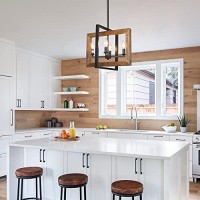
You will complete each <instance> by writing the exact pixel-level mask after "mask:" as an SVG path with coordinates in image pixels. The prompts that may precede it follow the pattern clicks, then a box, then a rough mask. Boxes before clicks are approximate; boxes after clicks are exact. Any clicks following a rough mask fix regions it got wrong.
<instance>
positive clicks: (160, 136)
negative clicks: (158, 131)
mask: <svg viewBox="0 0 200 200" xmlns="http://www.w3.org/2000/svg"><path fill="white" fill-rule="evenodd" d="M153 137H155V138H156V137H157V138H163V135H154V136H153Z"/></svg>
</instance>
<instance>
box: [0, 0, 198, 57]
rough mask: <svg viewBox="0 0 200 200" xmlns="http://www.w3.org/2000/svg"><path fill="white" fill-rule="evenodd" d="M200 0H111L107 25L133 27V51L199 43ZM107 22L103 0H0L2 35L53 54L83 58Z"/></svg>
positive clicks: (38, 51) (26, 46) (32, 49)
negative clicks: (90, 41) (89, 40)
mask: <svg viewBox="0 0 200 200" xmlns="http://www.w3.org/2000/svg"><path fill="white" fill-rule="evenodd" d="M199 19H200V0H165V1H162V0H142V1H141V0H123V1H122V0H110V28H112V29H118V28H129V27H130V28H131V29H132V49H133V52H144V51H151V50H161V49H171V48H181V47H190V46H200V25H199V23H200V22H199ZM97 23H99V24H102V25H106V0H71V1H69V0H0V37H2V38H5V39H8V40H11V41H14V42H15V43H16V46H18V47H20V48H24V49H27V50H30V51H34V52H37V53H40V54H43V55H46V56H50V57H53V58H57V59H69V58H83V57H85V56H86V55H85V51H86V34H87V33H89V32H94V30H95V24H97Z"/></svg>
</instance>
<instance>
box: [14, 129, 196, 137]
mask: <svg viewBox="0 0 200 200" xmlns="http://www.w3.org/2000/svg"><path fill="white" fill-rule="evenodd" d="M62 129H65V130H68V129H69V127H60V128H47V127H41V128H30V129H18V130H16V131H15V133H16V134H20V133H28V132H36V131H51V130H52V131H54V130H55V131H56V130H57V131H59V130H62ZM76 130H77V131H84V132H100V133H129V134H158V135H159V134H164V135H183V136H192V135H193V134H194V132H186V133H181V132H178V131H177V132H175V133H167V132H165V131H154V130H132V129H105V130H97V129H96V128H76Z"/></svg>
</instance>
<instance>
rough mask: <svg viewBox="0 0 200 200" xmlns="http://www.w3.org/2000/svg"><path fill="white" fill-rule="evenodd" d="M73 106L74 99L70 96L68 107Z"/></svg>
mask: <svg viewBox="0 0 200 200" xmlns="http://www.w3.org/2000/svg"><path fill="white" fill-rule="evenodd" d="M73 107H74V101H73V99H72V98H71V99H70V100H69V108H71V109H72V108H73Z"/></svg>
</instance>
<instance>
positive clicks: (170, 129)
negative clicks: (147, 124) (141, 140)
mask: <svg viewBox="0 0 200 200" xmlns="http://www.w3.org/2000/svg"><path fill="white" fill-rule="evenodd" d="M162 128H163V129H164V130H165V132H167V133H175V132H176V128H177V127H176V126H163V127H162Z"/></svg>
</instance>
